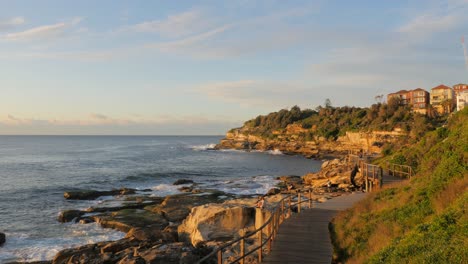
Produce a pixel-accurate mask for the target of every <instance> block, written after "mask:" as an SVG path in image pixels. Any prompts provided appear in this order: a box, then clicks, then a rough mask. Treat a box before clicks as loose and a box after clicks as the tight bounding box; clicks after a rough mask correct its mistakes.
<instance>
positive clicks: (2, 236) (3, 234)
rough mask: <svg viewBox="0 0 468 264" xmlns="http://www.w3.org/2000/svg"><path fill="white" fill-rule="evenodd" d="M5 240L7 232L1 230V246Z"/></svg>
mask: <svg viewBox="0 0 468 264" xmlns="http://www.w3.org/2000/svg"><path fill="white" fill-rule="evenodd" d="M5 242H6V235H5V233H1V232H0V246H2V245H3V244H5Z"/></svg>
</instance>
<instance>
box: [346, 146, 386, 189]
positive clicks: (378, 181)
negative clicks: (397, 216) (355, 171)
mask: <svg viewBox="0 0 468 264" xmlns="http://www.w3.org/2000/svg"><path fill="white" fill-rule="evenodd" d="M366 159H369V157H366ZM366 159H364V158H362V157H361V156H357V155H353V154H349V155H348V166H349V167H355V166H357V167H358V168H359V170H360V172H361V175H362V176H363V178H364V185H365V190H366V192H369V191H372V190H373V187H374V185H378V186H379V187H382V184H383V169H382V167H380V166H377V165H374V164H370V163H367V162H366V161H365V160H366Z"/></svg>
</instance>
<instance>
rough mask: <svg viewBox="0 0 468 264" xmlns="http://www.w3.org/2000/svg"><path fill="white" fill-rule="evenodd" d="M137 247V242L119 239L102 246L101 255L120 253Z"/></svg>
mask: <svg viewBox="0 0 468 264" xmlns="http://www.w3.org/2000/svg"><path fill="white" fill-rule="evenodd" d="M137 245H138V241H136V240H131V239H127V238H124V239H120V240H117V241H114V242H110V243H108V244H106V245H105V246H103V247H102V248H101V254H104V253H107V252H109V253H117V252H119V251H122V250H124V249H126V248H130V247H134V246H137Z"/></svg>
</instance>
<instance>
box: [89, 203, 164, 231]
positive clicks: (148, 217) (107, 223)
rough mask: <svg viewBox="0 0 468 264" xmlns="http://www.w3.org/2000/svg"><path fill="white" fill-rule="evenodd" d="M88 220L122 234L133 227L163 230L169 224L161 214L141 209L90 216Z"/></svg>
mask: <svg viewBox="0 0 468 264" xmlns="http://www.w3.org/2000/svg"><path fill="white" fill-rule="evenodd" d="M90 218H92V219H93V220H94V221H95V222H96V223H98V224H100V225H101V226H102V227H104V228H113V229H116V230H119V231H122V232H128V231H130V230H131V229H132V228H134V227H153V228H158V229H163V228H165V227H166V226H167V225H168V224H169V222H168V220H167V219H166V218H165V217H164V216H163V215H162V214H160V213H157V212H150V211H147V210H143V209H125V210H120V211H117V212H112V213H104V214H100V215H95V216H91V217H90Z"/></svg>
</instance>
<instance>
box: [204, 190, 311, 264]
mask: <svg viewBox="0 0 468 264" xmlns="http://www.w3.org/2000/svg"><path fill="white" fill-rule="evenodd" d="M310 195H311V190H309V198H306V199H304V200H301V196H302V194H301V191H299V192H298V201H297V202H295V203H291V199H292V197H293V196H295V195H292V194H290V195H288V196H286V197H283V198H282V199H281V200H280V201H278V203H277V205H276V206H275V207H274V210H273V211H272V212H273V213H272V215H271V216H270V218H269V219H268V220H267V221H265V223H263V225H261V226H260V227H259V228H257V229H256V230H254V231H251V232H249V233H247V234H245V235H243V236H241V237H239V238H237V239H235V240H233V241H230V242H228V243H226V244H224V245H222V246H220V247H218V248H216V249H215V250H213V251H212V252H211V253H210V254H208V255H206V256H205V257H203V258H202V259H201V260H199V261H198V262H197V264H201V263H204V262H205V261H208V260H209V259H211V258H213V257H215V256H216V255H217V257H218V263H222V251H223V250H224V249H226V248H228V247H230V246H232V245H234V244H236V243H238V242H240V241H242V240H245V239H246V238H249V237H251V236H253V235H255V234H257V233H258V232H261V233H260V234H262V233H263V229H264V228H265V227H266V226H268V225H269V224H270V223H271V222H272V221H273V220H274V219H276V220H275V222H273V224H275V223H276V225H275V226H274V227H273V230H272V231H270V234H269V235H268V237H266V239H265V241H263V238H262V237H260V238H261V242H260V244H259V245H258V246H256V247H255V248H253V249H252V250H250V251H249V252H247V253H243V255H242V256H239V257H238V258H236V259H235V260H234V261H232V262H230V263H236V262H239V261H242V260H243V259H244V258H245V257H246V256H248V255H250V254H252V253H254V252H255V251H257V250H259V249H261V248H263V246H265V245H266V244H267V243H269V242H271V241H272V238H273V237H274V235H276V233H277V230H278V229H279V226H280V225H281V223H282V221H281V220H283V221H284V218H281V217H280V216H281V215H283V217H284V211H285V210H284V201H285V200H286V199H288V200H289V206H288V212H290V211H291V207H293V206H296V205H300V204H302V203H305V202H310V203H309V207H310V206H311V202H312V199H311V197H310ZM280 209H281V210H280ZM300 210H301V209H300V206H299V207H298V213H300ZM259 258H260V261H261V253H260V256H259ZM241 263H243V262H241Z"/></svg>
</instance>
